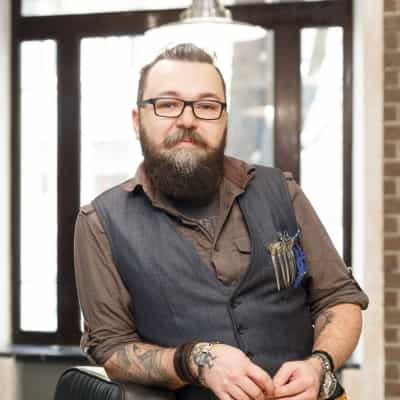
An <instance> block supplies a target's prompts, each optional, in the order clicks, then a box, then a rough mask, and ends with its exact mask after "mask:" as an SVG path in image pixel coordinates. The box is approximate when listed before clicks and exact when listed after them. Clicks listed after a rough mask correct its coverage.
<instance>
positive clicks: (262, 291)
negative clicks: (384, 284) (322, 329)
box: [93, 166, 313, 399]
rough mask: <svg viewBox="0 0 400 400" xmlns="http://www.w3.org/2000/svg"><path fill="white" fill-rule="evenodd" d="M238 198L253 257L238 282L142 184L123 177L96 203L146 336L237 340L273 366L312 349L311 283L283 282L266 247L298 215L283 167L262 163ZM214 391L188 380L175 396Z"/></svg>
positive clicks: (163, 341) (291, 227)
mask: <svg viewBox="0 0 400 400" xmlns="http://www.w3.org/2000/svg"><path fill="white" fill-rule="evenodd" d="M238 202H239V206H240V209H241V211H242V212H243V216H244V219H245V221H246V224H247V227H248V230H249V234H250V240H251V262H250V266H249V268H248V270H247V272H246V273H245V274H244V276H243V277H242V278H241V280H240V282H239V284H238V285H237V287H236V288H235V289H234V290H232V289H231V288H228V287H226V286H224V285H223V284H222V283H221V282H220V281H219V280H218V279H217V278H216V276H215V274H214V273H213V272H212V271H211V270H210V269H209V268H208V267H207V266H206V265H205V264H204V263H203V261H202V260H201V259H200V257H199V255H198V254H197V253H196V251H195V249H194V247H193V245H192V243H191V242H190V241H189V240H188V239H186V238H184V237H182V236H181V235H180V234H179V233H178V231H177V230H176V227H175V225H174V223H173V221H171V217H170V216H168V215H167V214H166V213H165V212H163V211H162V210H160V209H158V208H154V207H152V205H151V203H150V201H149V200H148V198H147V197H146V196H145V195H144V194H143V192H142V191H141V190H139V191H134V192H126V191H124V190H123V189H122V188H121V187H120V186H117V187H114V188H112V189H110V190H108V191H106V192H105V193H103V194H101V195H100V196H98V197H97V198H96V199H95V200H94V202H93V204H94V206H95V208H96V211H97V213H98V215H99V218H100V220H101V222H102V225H103V227H104V229H105V232H106V234H107V237H108V239H109V241H110V245H111V251H112V256H113V259H114V262H115V264H116V265H117V268H118V270H119V273H120V275H121V277H122V279H123V281H124V283H125V285H126V287H127V289H128V291H129V293H130V295H131V297H132V304H133V318H134V321H135V324H136V327H137V330H138V333H139V335H140V336H141V338H142V339H143V341H145V342H149V343H155V344H158V345H161V346H169V347H175V346H177V345H179V344H181V343H184V342H187V341H191V340H200V341H219V342H222V343H225V344H229V345H232V346H235V347H238V348H240V349H241V350H243V351H244V352H245V353H246V354H247V355H248V356H249V357H250V358H251V359H252V361H253V362H254V363H256V364H258V365H259V366H261V367H262V368H264V369H265V370H266V371H267V372H269V373H270V374H271V375H273V374H274V373H275V372H276V371H277V369H278V368H279V367H280V366H281V365H282V363H284V362H285V361H289V360H299V359H304V358H306V357H307V356H308V355H310V353H311V349H312V344H313V328H312V322H311V316H310V312H309V308H308V304H307V296H306V291H305V290H304V288H303V287H302V286H301V285H300V286H299V287H298V288H289V289H285V290H281V291H278V290H277V287H276V282H275V277H274V272H273V267H272V261H271V257H270V255H269V253H268V250H267V249H268V244H269V243H271V242H273V241H276V240H277V239H278V232H283V231H287V232H288V233H289V234H290V235H294V234H295V232H296V230H297V223H296V219H295V215H294V212H293V208H292V204H291V200H290V197H289V193H288V190H287V184H286V181H285V178H284V176H283V175H282V173H281V172H280V171H279V170H277V169H274V168H267V167H261V166H257V167H256V174H255V177H254V178H253V179H252V180H251V181H250V182H249V184H248V186H247V188H246V191H245V192H244V193H243V194H242V195H240V196H239V197H238ZM210 393H211V392H208V391H206V390H203V389H200V388H196V387H187V388H186V389H184V390H183V391H181V393H180V395H178V398H179V399H208V398H209V399H212V398H215V397H213V396H212V395H211V394H210Z"/></svg>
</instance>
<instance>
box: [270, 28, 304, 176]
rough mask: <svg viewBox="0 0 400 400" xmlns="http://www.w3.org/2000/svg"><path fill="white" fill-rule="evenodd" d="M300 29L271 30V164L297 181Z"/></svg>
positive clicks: (299, 108) (298, 157)
mask: <svg viewBox="0 0 400 400" xmlns="http://www.w3.org/2000/svg"><path fill="white" fill-rule="evenodd" d="M300 102H301V96H300V30H299V29H298V27H296V26H282V27H277V28H276V29H275V165H276V166H277V167H278V168H280V169H282V170H283V171H290V172H292V173H293V175H294V178H295V179H296V181H297V182H299V179H300V110H301V104H300Z"/></svg>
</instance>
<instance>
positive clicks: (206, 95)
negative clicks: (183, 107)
mask: <svg viewBox="0 0 400 400" xmlns="http://www.w3.org/2000/svg"><path fill="white" fill-rule="evenodd" d="M164 96H172V97H178V98H180V99H181V98H183V96H181V95H180V94H179V93H178V92H176V91H175V90H166V91H164V92H161V93H158V95H157V97H164ZM210 97H213V98H214V99H216V100H220V97H219V96H218V95H217V94H216V93H213V92H204V93H200V94H199V95H198V96H197V98H198V99H205V98H210Z"/></svg>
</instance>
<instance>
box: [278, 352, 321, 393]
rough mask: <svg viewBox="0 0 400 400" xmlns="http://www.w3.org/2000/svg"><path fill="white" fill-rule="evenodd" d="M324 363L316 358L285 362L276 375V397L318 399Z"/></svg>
mask: <svg viewBox="0 0 400 400" xmlns="http://www.w3.org/2000/svg"><path fill="white" fill-rule="evenodd" d="M321 374H322V364H321V361H320V360H318V359H316V358H309V359H307V360H304V361H291V362H286V363H284V364H283V365H282V366H281V368H280V369H279V370H278V372H277V373H276V375H275V376H274V379H273V383H274V386H275V393H274V395H275V398H276V399H279V400H317V398H318V393H319V388H320V385H321Z"/></svg>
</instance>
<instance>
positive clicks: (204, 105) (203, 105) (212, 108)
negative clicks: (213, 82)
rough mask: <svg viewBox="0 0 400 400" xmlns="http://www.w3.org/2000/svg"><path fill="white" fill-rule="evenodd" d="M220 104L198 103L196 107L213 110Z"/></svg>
mask: <svg viewBox="0 0 400 400" xmlns="http://www.w3.org/2000/svg"><path fill="white" fill-rule="evenodd" d="M218 106H219V105H218V104H217V103H211V102H210V103H197V104H196V107H197V108H198V109H199V110H204V111H213V110H217V109H218Z"/></svg>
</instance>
